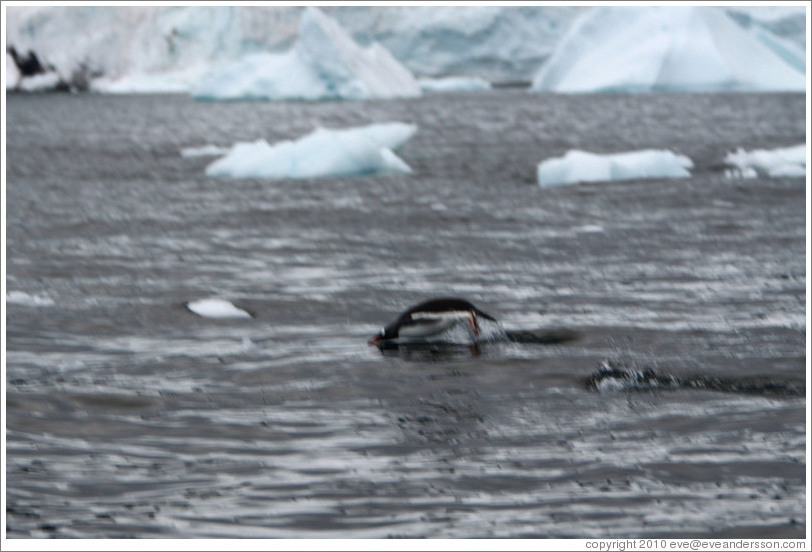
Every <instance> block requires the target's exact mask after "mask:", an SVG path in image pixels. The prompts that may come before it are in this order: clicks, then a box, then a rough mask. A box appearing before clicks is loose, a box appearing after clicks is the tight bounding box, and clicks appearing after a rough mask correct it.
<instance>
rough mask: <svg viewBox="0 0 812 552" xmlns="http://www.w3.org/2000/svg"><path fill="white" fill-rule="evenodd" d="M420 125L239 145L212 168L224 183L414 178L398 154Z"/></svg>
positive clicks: (211, 172)
mask: <svg viewBox="0 0 812 552" xmlns="http://www.w3.org/2000/svg"><path fill="white" fill-rule="evenodd" d="M415 132H417V127H416V126H415V125H409V124H406V123H399V122H394V123H379V124H373V125H368V126H363V127H355V128H349V129H342V130H333V129H325V128H319V129H317V130H315V131H314V132H312V133H310V134H308V135H307V136H304V137H302V138H299V139H298V140H294V141H290V140H285V141H283V142H278V143H275V144H269V143H268V142H266V141H265V140H257V141H256V142H239V143H237V144H235V145H234V146H233V147H232V148H231V149H230V150H229V152H228V153H227V154H226V155H225V156H224V157H222V158H221V159H218V160H217V161H215V162H213V163H212V164H211V165H209V166H208V167H207V168H206V174H207V175H208V176H212V177H220V178H269V179H281V178H318V177H339V176H360V175H378V174H392V173H409V172H411V169H410V168H409V166H408V165H407V164H406V163H405V162H404V161H403V160H402V159H401V158H399V157H398V156H397V155H395V153H394V150H395V149H397V148H398V147H400V146H401V145H402V144H404V143H405V142H406V141H408V140H409V139H410V138H411V137H412V136H413V135H414V133H415Z"/></svg>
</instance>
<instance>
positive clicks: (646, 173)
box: [537, 149, 694, 187]
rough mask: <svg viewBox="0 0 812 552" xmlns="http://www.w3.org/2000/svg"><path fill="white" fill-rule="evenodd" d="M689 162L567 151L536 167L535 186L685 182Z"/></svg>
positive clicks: (666, 154) (660, 154)
mask: <svg viewBox="0 0 812 552" xmlns="http://www.w3.org/2000/svg"><path fill="white" fill-rule="evenodd" d="M693 166H694V164H693V162H692V161H691V160H690V159H689V158H687V157H685V156H684V155H677V154H675V153H673V152H671V151H668V150H652V149H649V150H640V151H629V152H623V153H614V154H607V155H601V154H596V153H589V152H586V151H580V150H570V151H568V152H567V153H566V155H564V156H563V157H555V158H552V159H547V160H545V161H542V162H541V163H539V165H538V171H537V173H538V183H539V185H540V186H542V187H548V186H560V185H562V184H575V183H577V182H601V181H610V180H632V179H638V178H688V177H689V176H691V173H690V171H689V169H691V168H693Z"/></svg>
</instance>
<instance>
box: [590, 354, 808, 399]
mask: <svg viewBox="0 0 812 552" xmlns="http://www.w3.org/2000/svg"><path fill="white" fill-rule="evenodd" d="M585 385H586V388H587V389H589V390H591V391H597V392H600V393H603V392H610V391H625V392H630V391H644V392H645V391H670V390H678V389H698V390H705V391H718V392H722V393H742V394H749V395H764V396H773V397H775V396H778V397H805V396H806V381H805V380H802V379H796V380H793V379H784V380H777V379H775V378H773V377H770V376H748V377H741V378H738V377H718V376H709V375H705V374H694V375H687V376H676V375H673V374H669V373H658V372H655V371H654V370H653V369H652V368H649V367H646V368H643V369H642V370H637V369H629V368H624V367H622V366H618V365H617V364H615V363H613V362H610V361H603V362H602V363H601V366H600V367H599V368H598V370H597V371H596V372H595V373H593V374H591V375H590V376H589V377H587V378H586V380H585Z"/></svg>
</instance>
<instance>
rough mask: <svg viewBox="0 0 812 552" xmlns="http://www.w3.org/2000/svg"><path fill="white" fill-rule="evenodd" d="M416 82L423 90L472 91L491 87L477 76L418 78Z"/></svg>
mask: <svg viewBox="0 0 812 552" xmlns="http://www.w3.org/2000/svg"><path fill="white" fill-rule="evenodd" d="M418 82H419V83H420V89H421V90H423V92H474V91H479V90H490V89H491V83H489V82H488V81H486V80H485V79H481V78H479V77H444V78H440V79H420V80H418Z"/></svg>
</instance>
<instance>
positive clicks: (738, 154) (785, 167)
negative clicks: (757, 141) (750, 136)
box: [725, 144, 806, 178]
mask: <svg viewBox="0 0 812 552" xmlns="http://www.w3.org/2000/svg"><path fill="white" fill-rule="evenodd" d="M725 164H726V165H729V166H730V167H732V168H731V169H728V170H727V171H726V172H725V174H726V175H727V176H729V177H742V178H753V177H756V176H772V177H780V176H785V177H804V176H806V145H805V144H798V145H797V146H791V147H788V148H779V149H773V150H763V149H762V150H753V151H745V150H744V149H742V148H739V149H738V150H736V151H735V152H732V153H728V154H727V156H726V157H725Z"/></svg>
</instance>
